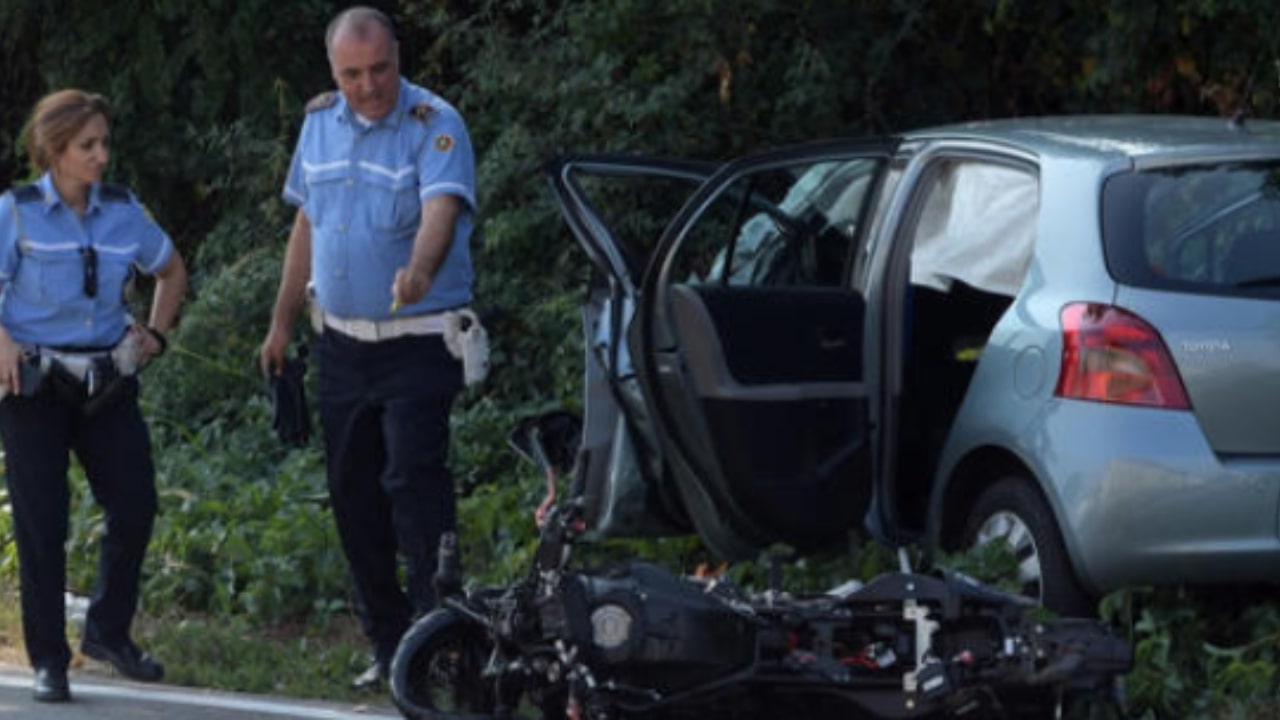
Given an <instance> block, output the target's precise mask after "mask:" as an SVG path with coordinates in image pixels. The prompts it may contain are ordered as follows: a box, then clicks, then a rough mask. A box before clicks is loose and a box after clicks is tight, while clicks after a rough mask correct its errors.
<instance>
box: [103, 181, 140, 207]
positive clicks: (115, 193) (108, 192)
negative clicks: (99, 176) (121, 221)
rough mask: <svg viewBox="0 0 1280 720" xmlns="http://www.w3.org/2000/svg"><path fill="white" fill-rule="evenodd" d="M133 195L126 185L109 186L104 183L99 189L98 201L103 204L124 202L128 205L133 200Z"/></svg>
mask: <svg viewBox="0 0 1280 720" xmlns="http://www.w3.org/2000/svg"><path fill="white" fill-rule="evenodd" d="M132 197H133V193H131V192H129V188H127V187H125V186H124V185H108V184H107V183H103V184H102V187H100V188H98V199H99V200H101V201H102V202H122V203H127V202H129V201H130V199H132Z"/></svg>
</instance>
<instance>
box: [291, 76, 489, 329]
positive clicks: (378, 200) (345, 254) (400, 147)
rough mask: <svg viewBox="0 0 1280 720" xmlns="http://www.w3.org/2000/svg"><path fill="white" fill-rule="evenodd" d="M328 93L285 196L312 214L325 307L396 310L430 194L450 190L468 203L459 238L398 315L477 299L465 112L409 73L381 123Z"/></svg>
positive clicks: (370, 312)
mask: <svg viewBox="0 0 1280 720" xmlns="http://www.w3.org/2000/svg"><path fill="white" fill-rule="evenodd" d="M329 99H330V102H329V104H328V105H327V106H324V107H319V108H318V109H311V110H309V111H308V112H307V116H306V120H304V121H303V124H302V133H301V135H300V136H299V137H298V145H297V148H296V149H295V150H294V154H293V164H292V166H291V167H290V169H289V177H288V179H287V180H286V181H285V186H284V199H285V201H286V202H288V203H290V204H292V205H295V206H298V207H301V208H302V210H303V211H304V212H306V214H307V218H308V219H309V220H310V221H311V281H312V284H313V285H314V288H315V293H316V300H317V302H319V303H320V307H322V308H324V309H325V310H326V311H327V312H330V313H332V314H334V315H337V316H339V317H343V318H364V319H370V320H382V319H385V318H389V317H392V316H393V314H392V312H391V300H392V297H391V284H392V282H393V281H394V280H395V275H396V271H397V270H399V269H400V268H402V267H405V266H406V265H408V264H409V257H410V254H411V253H412V251H413V240H414V236H415V235H416V234H417V232H418V226H419V223H420V221H421V218H422V203H423V201H425V200H426V199H427V198H430V197H433V196H436V195H442V194H447V195H456V196H457V197H459V198H460V199H461V200H462V202H463V211H462V213H461V214H460V215H459V217H458V222H457V224H456V227H455V231H454V237H453V242H452V243H451V244H450V246H449V252H448V254H447V255H446V256H445V258H444V261H443V262H442V263H441V265H440V269H439V271H438V272H437V273H436V276H435V277H434V278H433V279H432V282H431V288H430V290H428V292H427V294H426V296H425V297H423V299H422V300H420V301H419V302H417V303H414V304H413V305H406V306H404V307H401V308H400V309H399V310H398V311H397V312H396V313H395V315H397V316H398V315H414V314H420V313H429V312H437V311H440V310H448V309H450V308H456V307H459V306H462V305H466V304H467V303H469V302H471V283H472V278H473V274H472V268H471V249H470V247H469V245H470V239H471V229H472V223H473V218H474V216H475V207H476V200H475V157H474V155H473V153H472V150H471V140H470V138H469V137H468V135H467V128H466V125H465V123H463V121H462V116H461V115H459V114H458V111H457V110H455V109H454V108H453V106H452V105H450V104H449V103H447V102H446V101H444V100H443V99H441V98H440V97H438V96H437V95H435V94H434V93H432V92H430V91H428V90H426V89H424V88H421V87H418V86H417V85H413V84H411V83H409V82H408V81H406V80H404V79H403V78H402V79H401V80H400V97H399V102H398V103H397V105H396V107H395V109H394V110H392V111H391V112H390V113H389V114H388V115H387V116H386V117H384V118H382V119H381V120H378V121H376V122H374V123H372V124H367V123H364V122H362V121H360V120H359V119H357V118H356V117H355V115H354V114H353V113H352V111H351V108H350V107H349V106H348V105H347V103H346V100H345V99H343V97H342V95H341V93H333V94H332V96H330V98H329ZM313 103H314V101H313ZM319 105H325V103H319Z"/></svg>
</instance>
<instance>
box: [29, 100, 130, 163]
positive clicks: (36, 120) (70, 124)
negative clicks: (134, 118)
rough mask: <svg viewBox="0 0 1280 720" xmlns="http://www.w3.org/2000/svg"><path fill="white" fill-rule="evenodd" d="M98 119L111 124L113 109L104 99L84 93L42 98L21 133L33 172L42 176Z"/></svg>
mask: <svg viewBox="0 0 1280 720" xmlns="http://www.w3.org/2000/svg"><path fill="white" fill-rule="evenodd" d="M96 115H101V116H102V117H103V118H105V119H106V120H107V121H108V122H110V120H111V106H110V105H109V104H108V103H107V99H106V98H104V97H102V96H101V95H96V94H93V93H87V92H85V91H83V90H75V89H68V90H58V91H56V92H52V93H49V94H48V95H45V96H44V97H42V98H40V102H38V103H36V107H35V109H34V110H32V111H31V117H30V118H29V119H28V120H27V124H26V126H25V127H23V129H22V142H23V145H24V146H25V147H26V150H27V160H28V161H29V162H30V163H31V169H32V170H34V171H36V172H37V173H43V172H45V171H46V170H48V169H49V168H50V167H51V166H52V165H53V161H54V158H56V157H58V156H59V155H61V154H62V152H63V151H64V150H66V149H67V145H69V144H70V143H71V139H72V138H74V137H75V136H76V133H79V132H80V131H81V130H82V129H84V126H85V125H87V124H88V123H89V121H90V120H92V119H93V118H94V116H96Z"/></svg>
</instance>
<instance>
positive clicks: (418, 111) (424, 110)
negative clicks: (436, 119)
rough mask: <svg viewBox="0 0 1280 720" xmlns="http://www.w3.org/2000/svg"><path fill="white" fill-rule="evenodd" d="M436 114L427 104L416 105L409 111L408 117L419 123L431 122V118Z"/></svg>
mask: <svg viewBox="0 0 1280 720" xmlns="http://www.w3.org/2000/svg"><path fill="white" fill-rule="evenodd" d="M435 113H436V109H435V108H433V107H431V105H429V104H427V103H418V104H417V105H414V106H413V107H412V108H410V109H409V115H410V116H412V117H413V119H414V120H417V121H418V122H421V123H427V122H430V121H431V116H432V115H434V114H435Z"/></svg>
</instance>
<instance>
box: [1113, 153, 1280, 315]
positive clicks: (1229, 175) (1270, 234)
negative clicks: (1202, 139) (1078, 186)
mask: <svg viewBox="0 0 1280 720" xmlns="http://www.w3.org/2000/svg"><path fill="white" fill-rule="evenodd" d="M1105 200H1106V204H1107V212H1106V214H1105V217H1106V223H1105V226H1104V233H1105V235H1104V237H1105V240H1106V246H1107V256H1108V264H1109V266H1110V267H1111V268H1112V272H1113V273H1115V274H1116V276H1117V279H1119V280H1122V281H1124V282H1129V283H1133V284H1137V285H1147V286H1152V287H1161V288H1171V289H1172V288H1177V289H1181V290H1192V291H1203V292H1213V293H1225V294H1235V293H1237V292H1239V293H1243V294H1251V293H1254V292H1267V293H1271V292H1274V291H1275V289H1276V287H1277V286H1280V166H1277V165H1276V164H1269V163H1232V164H1215V165H1199V166H1191V167H1179V168H1164V169H1160V170H1152V171H1147V172H1140V173H1126V174H1125V175H1122V176H1118V177H1116V178H1113V179H1112V180H1111V181H1109V182H1108V183H1107V186H1106V190H1105Z"/></svg>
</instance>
